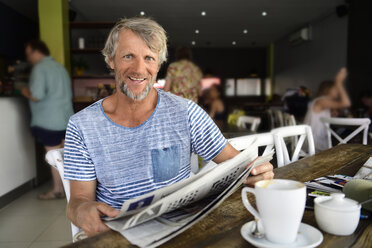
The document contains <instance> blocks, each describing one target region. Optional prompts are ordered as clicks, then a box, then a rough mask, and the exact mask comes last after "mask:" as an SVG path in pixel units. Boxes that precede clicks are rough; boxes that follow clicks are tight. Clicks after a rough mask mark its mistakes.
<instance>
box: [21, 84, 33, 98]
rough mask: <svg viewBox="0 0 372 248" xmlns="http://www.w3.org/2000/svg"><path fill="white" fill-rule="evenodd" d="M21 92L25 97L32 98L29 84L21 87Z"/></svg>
mask: <svg viewBox="0 0 372 248" xmlns="http://www.w3.org/2000/svg"><path fill="white" fill-rule="evenodd" d="M21 94H22V95H23V96H24V97H26V98H30V96H31V92H30V89H29V88H28V87H27V86H25V87H23V88H22V89H21Z"/></svg>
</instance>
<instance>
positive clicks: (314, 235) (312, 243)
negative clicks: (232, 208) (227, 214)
mask: <svg viewBox="0 0 372 248" xmlns="http://www.w3.org/2000/svg"><path fill="white" fill-rule="evenodd" d="M254 227H255V221H250V222H248V223H246V224H244V225H243V226H242V228H241V229H240V233H241V235H242V236H243V238H244V239H245V240H247V241H248V242H249V243H251V244H252V245H254V246H256V247H259V248H311V247H316V246H318V245H319V244H320V243H322V241H323V234H322V233H321V232H320V231H319V230H318V229H316V228H315V227H313V226H310V225H307V224H305V223H301V224H300V229H299V230H298V235H297V239H296V241H295V242H294V243H291V244H275V243H272V242H270V241H268V240H267V239H266V238H261V239H258V238H255V237H253V235H252V231H253V230H254Z"/></svg>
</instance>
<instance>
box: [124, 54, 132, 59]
mask: <svg viewBox="0 0 372 248" xmlns="http://www.w3.org/2000/svg"><path fill="white" fill-rule="evenodd" d="M124 58H126V59H130V58H132V55H130V54H127V55H125V56H124Z"/></svg>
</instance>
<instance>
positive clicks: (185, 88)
mask: <svg viewBox="0 0 372 248" xmlns="http://www.w3.org/2000/svg"><path fill="white" fill-rule="evenodd" d="M191 58H192V54H191V50H190V49H189V48H187V47H179V48H178V49H177V51H176V60H177V61H176V62H173V63H171V64H170V65H169V67H168V69H167V76H166V83H165V85H164V91H170V92H172V93H173V94H175V95H177V96H181V97H183V98H186V99H189V100H192V101H194V102H198V97H199V95H200V89H201V86H200V81H201V79H202V77H203V74H202V72H201V70H200V68H199V67H198V66H197V65H195V64H194V63H193V62H192V61H191Z"/></svg>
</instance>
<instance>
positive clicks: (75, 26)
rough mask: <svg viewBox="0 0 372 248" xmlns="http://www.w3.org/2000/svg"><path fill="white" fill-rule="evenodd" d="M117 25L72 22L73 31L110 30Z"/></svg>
mask: <svg viewBox="0 0 372 248" xmlns="http://www.w3.org/2000/svg"><path fill="white" fill-rule="evenodd" d="M114 25H115V22H70V28H71V29H97V28H102V29H105V28H107V29H109V28H112V27H113V26H114Z"/></svg>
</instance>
